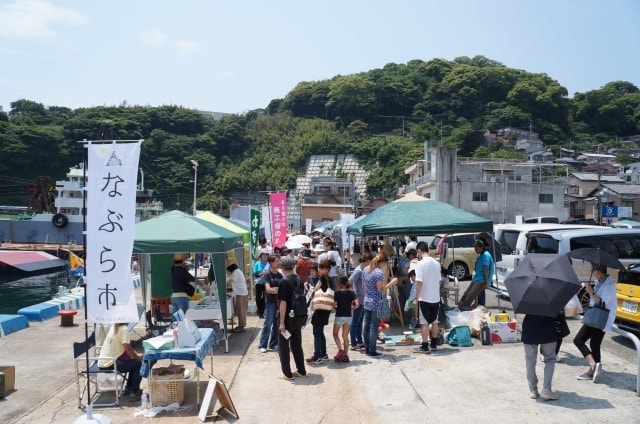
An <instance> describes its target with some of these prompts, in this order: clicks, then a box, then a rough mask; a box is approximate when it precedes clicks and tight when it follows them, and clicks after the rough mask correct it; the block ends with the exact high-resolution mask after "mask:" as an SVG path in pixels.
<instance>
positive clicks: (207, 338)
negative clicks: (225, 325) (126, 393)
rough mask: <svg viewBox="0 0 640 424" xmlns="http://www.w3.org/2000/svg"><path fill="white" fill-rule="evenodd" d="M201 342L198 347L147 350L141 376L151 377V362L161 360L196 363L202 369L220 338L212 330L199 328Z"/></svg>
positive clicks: (143, 359) (197, 344)
mask: <svg viewBox="0 0 640 424" xmlns="http://www.w3.org/2000/svg"><path fill="white" fill-rule="evenodd" d="M198 330H200V340H199V341H198V342H197V343H196V347H181V348H176V349H167V350H145V352H144V357H143V358H142V367H140V375H141V376H143V377H148V376H149V368H150V367H149V362H150V361H153V362H155V361H158V360H160V359H182V360H187V361H194V362H195V363H196V365H197V366H198V367H199V368H202V360H203V359H204V358H206V357H207V354H209V351H210V350H211V348H212V347H213V346H217V345H218V343H219V342H218V336H216V333H215V332H214V331H213V329H212V328H199V329H198Z"/></svg>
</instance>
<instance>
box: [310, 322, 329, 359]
mask: <svg viewBox="0 0 640 424" xmlns="http://www.w3.org/2000/svg"><path fill="white" fill-rule="evenodd" d="M324 327H325V326H324V325H322V324H313V357H314V358H316V359H318V358H322V357H323V356H324V355H326V354H327V338H326V337H325V336H324Z"/></svg>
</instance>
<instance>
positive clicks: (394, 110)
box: [0, 56, 640, 211]
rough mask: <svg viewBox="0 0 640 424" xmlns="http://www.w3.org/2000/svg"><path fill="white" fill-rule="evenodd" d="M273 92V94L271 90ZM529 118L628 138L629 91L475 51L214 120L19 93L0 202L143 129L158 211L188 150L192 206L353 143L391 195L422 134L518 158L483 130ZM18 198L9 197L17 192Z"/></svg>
mask: <svg viewBox="0 0 640 424" xmlns="http://www.w3.org/2000/svg"><path fill="white" fill-rule="evenodd" d="M283 94H284V93H283ZM509 126H511V127H518V128H525V129H528V128H532V130H533V131H535V132H537V133H539V134H540V138H541V139H542V140H543V141H544V142H545V146H546V147H547V148H551V149H553V148H554V147H559V146H567V145H568V143H569V140H572V143H573V144H572V145H573V146H574V147H575V145H576V144H578V145H582V146H583V148H584V149H587V148H588V147H589V146H590V145H592V144H600V143H604V144H606V145H607V146H616V143H617V141H616V140H618V139H619V138H620V137H622V136H629V135H634V134H640V91H639V90H638V87H636V86H634V85H633V84H631V83H629V82H624V81H614V82H611V83H608V84H607V85H605V86H604V87H601V88H594V90H592V91H588V92H586V93H574V95H573V97H572V98H569V97H568V93H567V90H566V88H564V87H563V86H561V85H560V84H559V83H558V82H557V81H554V80H553V79H552V78H550V77H549V76H547V75H545V74H534V73H529V72H526V71H523V70H516V69H511V68H507V67H505V66H503V65H502V64H500V63H498V62H495V61H492V60H490V59H487V58H485V57H482V56H477V57H474V58H467V57H462V58H457V59H455V60H453V61H447V60H444V59H433V60H430V61H427V62H425V61H421V60H413V61H410V62H408V63H407V64H393V63H392V64H388V65H386V66H385V67H383V68H381V69H374V70H371V71H367V72H362V73H359V74H355V75H347V76H336V77H334V78H332V79H330V80H323V81H314V82H300V83H299V84H298V85H297V86H296V87H295V88H294V89H293V90H291V92H289V93H286V94H285V96H284V97H283V98H282V99H274V100H272V101H271V102H270V103H269V105H267V106H266V107H265V109H259V110H254V111H251V112H248V113H247V114H245V115H228V116H225V117H224V118H222V119H221V120H219V121H214V120H213V119H212V118H210V117H209V116H207V115H204V114H201V113H199V112H197V111H195V110H191V109H189V105H184V106H160V107H150V106H128V105H120V106H117V107H116V106H113V107H92V108H81V109H75V110H72V109H69V108H66V107H64V106H47V107H45V106H44V105H42V104H39V103H36V102H34V101H30V100H26V99H21V100H16V101H14V102H12V103H11V110H9V111H5V112H3V111H0V158H1V160H0V178H1V181H2V182H1V183H0V204H22V203H23V202H24V199H25V195H26V193H23V192H22V190H23V189H24V188H25V187H26V186H28V185H30V184H33V182H34V181H35V178H36V177H37V176H39V175H48V176H51V177H52V179H53V180H55V179H62V178H63V176H64V174H65V173H66V171H67V168H68V167H70V166H72V165H74V164H77V163H78V162H80V161H81V159H82V145H81V144H80V143H78V140H83V139H102V138H106V139H112V138H116V139H123V140H124V139H140V138H143V139H145V142H144V143H143V148H142V157H141V167H142V168H143V170H144V172H145V186H146V188H152V189H155V192H156V193H155V194H156V195H157V197H158V199H159V200H162V201H163V202H165V207H166V208H175V207H176V206H177V204H178V202H179V204H180V209H183V210H186V211H188V210H191V202H192V200H190V199H192V197H193V184H192V180H193V169H192V167H191V163H190V160H191V159H194V160H197V161H198V163H199V168H198V208H201V209H212V210H217V209H219V208H220V204H221V203H222V204H223V207H224V203H225V199H228V197H229V194H230V193H232V192H235V191H257V190H284V189H290V188H292V187H293V186H294V185H295V178H296V176H297V174H298V172H299V169H300V167H302V166H303V165H304V164H305V160H306V159H307V158H308V156H309V155H312V154H331V153H354V154H355V155H356V156H357V157H358V159H359V161H360V162H361V164H363V165H364V166H366V167H368V169H375V171H374V172H373V173H372V175H371V177H370V179H369V181H368V189H369V194H371V195H379V194H380V193H381V192H382V189H383V188H386V189H387V190H386V193H395V188H396V187H397V186H399V185H401V184H403V183H404V178H405V176H404V173H403V170H404V168H405V166H406V165H407V164H409V163H411V162H412V161H415V160H416V159H418V158H420V157H421V156H422V148H423V143H424V141H425V140H434V142H439V143H442V144H443V145H450V146H457V147H459V149H460V151H459V154H460V155H461V156H472V155H474V154H477V155H482V156H486V155H492V156H495V157H516V158H518V157H522V155H521V154H520V153H519V152H515V151H510V150H508V149H506V148H505V147H503V146H502V144H499V143H496V145H486V144H485V138H484V137H483V132H484V131H485V130H489V131H491V132H495V131H496V130H497V129H500V128H505V127H509ZM20 194H22V195H20Z"/></svg>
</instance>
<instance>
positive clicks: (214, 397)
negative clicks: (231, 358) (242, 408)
mask: <svg viewBox="0 0 640 424" xmlns="http://www.w3.org/2000/svg"><path fill="white" fill-rule="evenodd" d="M216 401H219V402H220V406H221V408H220V409H224V410H226V411H227V412H229V413H230V414H231V415H233V416H234V417H236V419H240V417H239V416H238V411H236V407H235V406H234V405H233V401H232V400H231V396H229V391H228V390H227V387H226V386H225V385H224V382H222V381H220V380H218V379H217V378H215V377H214V376H212V375H211V374H209V384H208V385H207V391H206V392H205V393H204V399H202V406H201V407H200V412H199V413H198V418H199V419H200V421H202V422H205V420H206V419H207V416H208V415H209V412H210V409H211V408H213V407H214V406H215V405H216Z"/></svg>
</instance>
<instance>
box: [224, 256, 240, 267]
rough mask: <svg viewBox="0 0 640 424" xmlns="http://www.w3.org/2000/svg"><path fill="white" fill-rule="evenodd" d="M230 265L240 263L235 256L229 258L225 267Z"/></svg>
mask: <svg viewBox="0 0 640 424" xmlns="http://www.w3.org/2000/svg"><path fill="white" fill-rule="evenodd" d="M229 265H238V262H236V260H235V259H234V258H227V263H226V265H225V268H227V267H229Z"/></svg>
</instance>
